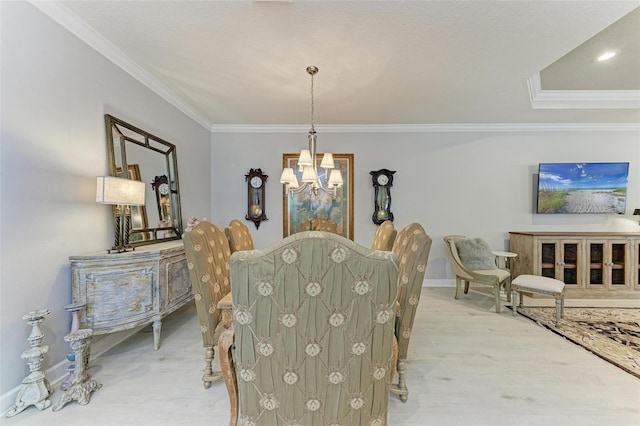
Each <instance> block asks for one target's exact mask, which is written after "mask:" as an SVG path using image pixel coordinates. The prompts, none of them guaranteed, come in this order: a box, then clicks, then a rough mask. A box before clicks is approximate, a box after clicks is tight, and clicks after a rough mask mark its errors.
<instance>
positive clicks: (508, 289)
mask: <svg viewBox="0 0 640 426" xmlns="http://www.w3.org/2000/svg"><path fill="white" fill-rule="evenodd" d="M504 291H505V293H507V302H511V277H509V278H507V280H506V281H505V283H504Z"/></svg>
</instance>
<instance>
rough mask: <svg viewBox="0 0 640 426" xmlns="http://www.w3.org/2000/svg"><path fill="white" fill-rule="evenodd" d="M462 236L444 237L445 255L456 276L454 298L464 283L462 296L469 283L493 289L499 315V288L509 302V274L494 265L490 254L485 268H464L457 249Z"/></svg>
mask: <svg viewBox="0 0 640 426" xmlns="http://www.w3.org/2000/svg"><path fill="white" fill-rule="evenodd" d="M465 238H466V237H465V236H464V235H447V236H445V237H444V242H445V246H446V247H447V253H448V255H449V259H450V261H451V266H452V267H453V272H454V273H455V275H456V294H455V298H456V299H458V298H459V297H460V289H461V288H462V284H463V283H464V294H467V293H468V292H469V283H471V282H472V283H476V284H480V285H482V286H489V287H492V288H493V294H494V298H495V304H496V312H497V313H500V309H501V304H500V288H501V287H502V286H503V285H504V286H505V291H506V294H507V301H510V300H511V274H510V273H509V271H507V270H505V269H500V268H498V267H497V266H496V264H495V256H494V257H493V258H491V256H492V254H490V253H487V254H485V257H488V260H485V262H484V263H486V266H481V268H482V269H471V268H470V267H469V266H466V265H465V264H464V262H463V261H462V260H461V257H460V253H459V252H458V247H457V245H459V244H460V243H461V242H462V241H463V240H465Z"/></svg>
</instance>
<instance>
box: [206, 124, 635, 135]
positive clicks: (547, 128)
mask: <svg viewBox="0 0 640 426" xmlns="http://www.w3.org/2000/svg"><path fill="white" fill-rule="evenodd" d="M314 127H315V128H316V131H318V132H322V133H504V132H639V131H640V123H489V124H474V123H471V124H464V123H461V124H355V125H350V124H335V125H318V124H316V125H315V126H314ZM308 130H309V126H308V125H299V124H286V125H276V124H274V125H270V124H255V125H254V124H246V125H244V124H220V125H214V126H213V127H212V128H211V133H306V132H307V131H308Z"/></svg>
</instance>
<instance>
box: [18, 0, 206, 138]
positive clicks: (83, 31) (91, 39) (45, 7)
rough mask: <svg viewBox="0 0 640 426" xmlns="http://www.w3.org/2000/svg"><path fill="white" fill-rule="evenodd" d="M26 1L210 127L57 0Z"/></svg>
mask: <svg viewBox="0 0 640 426" xmlns="http://www.w3.org/2000/svg"><path fill="white" fill-rule="evenodd" d="M29 3H31V4H32V5H33V6H34V7H36V8H37V9H39V10H40V11H41V12H42V13H44V14H45V15H47V16H48V17H50V18H51V19H53V20H54V21H55V22H57V23H58V24H60V25H61V26H62V27H63V28H65V29H67V30H68V31H69V32H70V33H71V34H73V35H75V36H76V37H78V38H79V39H80V40H81V41H83V42H85V43H86V44H87V45H89V46H90V47H91V48H93V49H94V50H96V51H97V52H98V53H100V54H101V55H103V56H104V57H105V58H107V59H108V60H109V61H111V62H113V63H114V64H116V65H117V66H119V67H120V68H122V70H123V71H124V72H126V73H127V74H129V75H131V76H132V77H133V78H135V79H136V80H138V81H139V82H140V83H142V84H143V85H145V86H146V87H148V88H149V89H151V90H152V91H153V92H155V93H156V94H157V95H158V96H160V97H161V98H162V99H164V100H165V101H167V102H169V103H170V104H171V105H173V106H174V107H176V108H177V109H178V110H179V111H181V112H182V113H184V114H185V115H187V116H188V117H190V118H191V119H192V120H194V121H195V122H196V123H198V124H200V125H201V126H202V127H204V128H205V129H211V127H212V125H213V124H212V123H211V122H210V121H209V120H207V119H206V118H205V117H204V116H203V115H202V114H200V113H199V112H198V111H196V110H195V109H194V108H193V107H192V106H191V105H189V104H188V103H186V102H185V101H184V100H182V99H181V98H179V97H178V96H176V95H175V94H174V93H173V92H172V91H171V90H169V89H168V88H167V87H166V86H165V85H164V84H162V83H160V82H159V81H158V80H157V79H155V78H154V77H152V76H151V74H149V73H148V72H147V71H145V70H144V69H143V68H142V67H141V66H140V65H138V64H137V63H136V62H135V61H134V60H133V59H131V58H130V57H129V56H127V55H126V54H125V53H124V52H123V51H121V50H120V49H118V48H117V47H116V46H114V45H113V44H112V43H111V42H109V41H108V40H107V39H105V38H104V37H102V35H100V33H98V32H97V31H96V30H94V29H93V28H92V27H90V26H89V25H88V24H87V23H86V22H84V21H83V20H82V19H80V18H78V16H77V15H75V14H74V13H73V12H71V11H70V10H69V9H67V8H66V7H65V6H64V5H62V4H61V3H59V2H58V1H37V0H29Z"/></svg>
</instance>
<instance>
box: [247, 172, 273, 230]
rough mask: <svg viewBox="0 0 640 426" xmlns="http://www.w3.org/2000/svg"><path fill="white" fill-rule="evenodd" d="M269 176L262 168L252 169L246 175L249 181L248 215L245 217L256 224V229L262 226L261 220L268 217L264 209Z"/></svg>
mask: <svg viewBox="0 0 640 426" xmlns="http://www.w3.org/2000/svg"><path fill="white" fill-rule="evenodd" d="M268 178H269V176H267V175H265V174H264V173H262V170H261V169H250V170H249V173H247V174H246V175H244V180H245V181H246V182H247V215H246V216H245V217H244V218H245V219H246V220H250V221H252V222H253V224H254V225H256V229H258V228H260V222H262V221H263V220H268V219H267V214H266V213H265V211H264V206H265V202H264V196H265V186H266V182H267V179H268Z"/></svg>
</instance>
